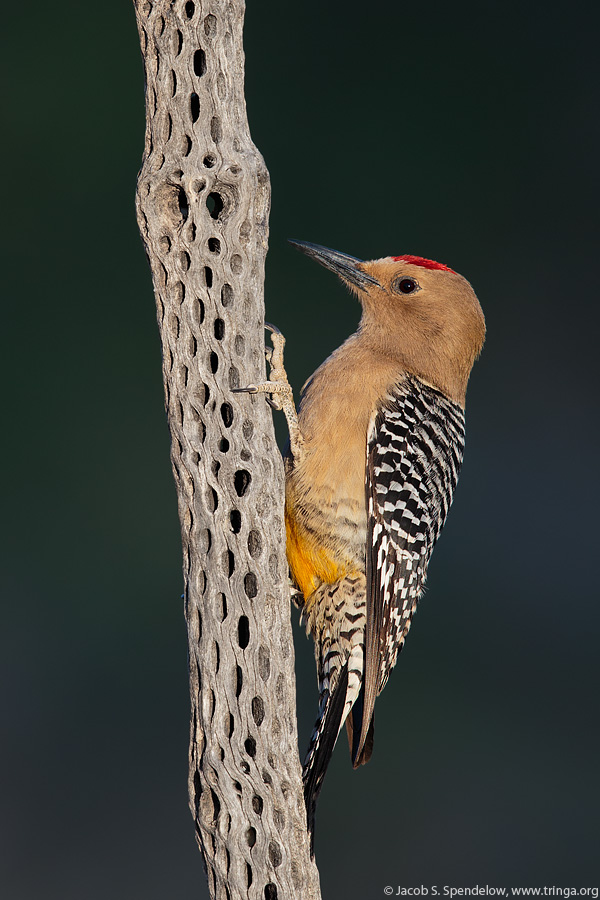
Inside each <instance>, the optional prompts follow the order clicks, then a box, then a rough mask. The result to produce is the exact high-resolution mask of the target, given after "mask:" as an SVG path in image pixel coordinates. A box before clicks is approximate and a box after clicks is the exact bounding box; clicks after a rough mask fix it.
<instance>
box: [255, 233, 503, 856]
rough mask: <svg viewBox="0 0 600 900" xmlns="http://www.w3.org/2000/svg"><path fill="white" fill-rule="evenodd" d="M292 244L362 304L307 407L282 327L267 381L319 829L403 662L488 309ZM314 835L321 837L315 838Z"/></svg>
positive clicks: (425, 277)
mask: <svg viewBox="0 0 600 900" xmlns="http://www.w3.org/2000/svg"><path fill="white" fill-rule="evenodd" d="M291 243H292V244H294V246H296V247H297V248H298V249H299V250H301V251H302V252H303V253H305V254H306V255H307V256H310V257H311V258H312V259H314V260H316V261H317V262H319V263H321V265H323V266H325V267H326V268H327V269H330V270H332V271H333V272H335V273H336V274H337V275H338V276H339V277H340V278H341V279H342V281H343V282H344V283H345V284H346V285H347V287H349V288H350V290H351V291H353V292H354V293H355V294H356V295H357V296H358V299H359V300H360V302H361V305H362V318H361V320H360V324H359V326H358V330H357V331H356V333H355V334H353V335H351V336H350V337H349V338H348V339H347V340H346V341H345V342H344V343H343V344H342V345H341V347H339V348H338V349H337V350H335V351H334V352H333V353H332V354H331V356H330V357H329V358H328V359H326V360H325V362H324V363H323V364H322V365H321V366H320V367H319V368H318V369H317V371H316V372H315V373H314V374H313V375H312V376H311V377H310V378H309V380H308V381H307V383H306V384H305V385H304V388H303V392H302V399H301V403H300V406H299V409H298V413H297V414H296V409H295V406H294V403H293V398H292V391H291V387H290V385H289V382H288V379H287V375H286V373H285V370H284V368H283V345H284V339H283V336H282V335H281V334H280V333H279V332H278V330H277V329H274V328H273V327H272V326H267V327H269V328H270V329H271V331H272V332H273V336H272V340H273V347H272V349H271V351H270V353H269V354H268V356H269V360H270V368H271V371H270V380H269V381H268V382H266V383H263V384H259V385H249V386H248V387H247V388H242V389H241V390H247V391H249V392H251V393H256V392H262V393H265V394H267V395H270V398H271V399H270V402H271V405H273V406H274V407H275V408H276V409H282V408H283V410H284V412H285V414H286V418H287V421H288V426H289V432H290V442H289V448H288V449H287V451H286V454H285V473H286V496H285V520H286V529H287V557H288V562H289V566H290V571H291V575H292V578H293V581H294V583H295V585H296V587H297V588H298V591H299V597H300V598H301V601H300V602H301V605H302V609H303V616H304V619H305V621H306V624H307V630H310V632H311V633H312V635H313V638H314V641H315V656H316V661H317V670H318V681H319V693H320V699H319V717H318V719H317V722H316V724H315V727H314V730H313V733H312V736H311V739H310V745H309V748H308V753H307V756H306V761H305V764H304V772H303V777H304V790H305V800H306V809H307V818H308V827H309V830H310V832H311V836H312V834H313V829H314V816H315V808H316V802H317V798H318V795H319V791H320V789H321V785H322V782H323V778H324V775H325V771H326V768H327V765H328V763H329V759H330V757H331V754H332V752H333V748H334V745H335V742H336V740H337V737H338V734H339V731H340V729H341V727H342V725H343V724H344V722H345V723H346V730H347V733H348V741H349V744H350V752H351V757H352V762H353V765H354V767H355V768H356V767H358V766H359V765H361V764H362V763H365V762H367V761H368V759H369V757H370V756H371V752H372V748H373V709H374V705H375V699H376V697H377V695H378V694H380V693H381V691H382V690H383V688H384V686H385V684H386V682H387V679H388V677H389V674H390V672H391V670H392V669H393V667H394V665H395V664H396V659H397V657H398V653H399V651H400V650H401V649H402V646H403V644H404V640H405V638H406V635H407V633H408V630H409V628H410V623H411V619H412V616H413V613H414V611H415V608H416V605H417V601H418V599H419V597H420V596H421V594H422V592H423V588H424V584H425V576H426V573H427V566H428V563H429V559H430V557H431V553H432V550H433V547H434V544H435V542H436V540H437V539H438V537H439V534H440V531H441V529H442V526H443V524H444V521H445V519H446V515H447V513H448V508H449V506H450V504H451V502H452V496H453V493H454V489H455V487H456V483H457V480H458V475H459V471H460V467H461V462H462V456H463V447H464V404H465V393H466V389H467V381H468V378H469V374H470V372H471V368H472V366H473V363H474V361H475V359H476V358H477V356H478V355H479V353H480V351H481V348H482V346H483V341H484V337H485V321H484V317H483V313H482V310H481V307H480V305H479V301H478V300H477V297H476V296H475V293H474V291H473V289H472V287H471V285H470V284H469V282H468V281H466V279H464V278H463V277H462V276H461V275H459V274H458V273H457V272H455V271H453V270H452V269H450V268H449V267H448V266H445V265H442V264H441V263H437V262H434V261H433V260H429V259H423V258H422V257H419V256H411V255H404V256H392V257H386V258H385V259H377V260H373V261H370V262H365V261H361V260H359V259H356V258H354V257H352V256H348V255H346V254H345V253H338V252H336V251H334V250H328V249H327V248H325V247H320V246H318V245H317V244H310V243H304V242H301V241H291ZM311 846H312V840H311Z"/></svg>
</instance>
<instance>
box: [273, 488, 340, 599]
mask: <svg viewBox="0 0 600 900" xmlns="http://www.w3.org/2000/svg"><path fill="white" fill-rule="evenodd" d="M285 529H286V535H287V543H286V551H287V558H288V563H289V567H290V570H291V573H292V577H293V579H294V581H295V582H296V584H297V585H298V587H299V588H300V590H301V591H302V593H303V594H304V600H305V601H307V600H308V599H309V597H310V595H311V594H312V593H314V591H315V590H316V589H317V588H318V587H319V585H320V584H323V583H325V584H333V583H334V582H335V581H337V580H338V579H339V578H342V577H343V576H344V575H346V574H347V573H348V566H347V565H346V564H345V563H343V562H336V561H335V560H334V559H333V557H332V556H331V555H330V554H329V552H328V551H327V549H326V548H325V547H324V546H323V545H322V544H320V543H319V542H318V540H317V539H316V537H315V535H313V534H311V533H310V532H307V531H306V530H305V529H304V528H302V526H301V525H299V523H298V520H297V519H296V518H295V517H294V515H293V513H292V511H291V510H290V509H289V508H288V506H287V505H286V509H285Z"/></svg>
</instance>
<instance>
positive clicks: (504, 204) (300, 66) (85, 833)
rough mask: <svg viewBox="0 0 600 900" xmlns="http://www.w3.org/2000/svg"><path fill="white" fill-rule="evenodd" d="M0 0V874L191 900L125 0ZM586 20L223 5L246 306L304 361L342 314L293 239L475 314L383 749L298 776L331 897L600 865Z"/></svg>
mask: <svg viewBox="0 0 600 900" xmlns="http://www.w3.org/2000/svg"><path fill="white" fill-rule="evenodd" d="M3 19H4V26H5V27H4V47H3V50H2V60H3V64H4V65H5V67H6V78H5V90H4V113H3V121H4V123H5V126H6V130H5V138H4V142H3V144H4V146H3V149H4V151H5V161H4V165H3V171H4V179H5V188H4V192H5V195H7V202H6V204H5V207H4V208H5V215H4V218H3V220H2V226H3V240H2V245H3V249H4V251H5V253H6V258H5V262H4V265H3V268H2V274H3V278H2V287H3V294H4V301H3V310H4V316H5V319H4V328H3V329H2V337H1V341H2V356H1V358H2V363H3V364H4V366H5V373H4V376H3V420H4V429H3V431H4V440H3V451H4V462H3V473H4V479H3V480H4V485H3V489H2V495H3V516H2V531H3V533H2V539H1V542H0V548H1V552H2V556H3V561H2V567H1V569H2V582H3V587H2V595H3V596H2V627H1V634H0V654H1V656H0V666H1V683H2V692H1V694H2V711H1V722H2V726H1V727H2V736H1V741H0V746H1V758H2V764H1V767H0V779H1V781H2V784H1V787H0V797H1V802H0V820H1V828H2V832H1V834H0V853H1V854H2V857H3V861H2V870H3V871H2V875H1V879H0V890H1V894H2V896H3V897H6V898H8V900H30V898H31V900H33V898H36V900H38V898H40V897H43V898H45V900H54V898H57V900H58V898H60V900H80V898H86V900H87V898H89V900H96V898H106V897H112V898H138V897H139V898H144V900H158V898H167V897H168V898H175V900H176V898H183V897H189V896H194V897H198V898H204V897H207V896H208V894H207V891H206V887H205V882H204V874H203V870H202V863H201V859H200V855H199V853H198V851H197V849H196V845H195V840H194V832H193V825H192V819H191V817H190V815H189V813H188V810H187V786H186V777H187V743H188V688H187V670H186V637H185V628H184V620H183V611H182V603H181V600H180V596H181V592H182V576H181V560H180V546H179V525H178V520H177V509H176V499H175V491H174V486H173V483H172V478H171V469H170V464H169V446H168V444H169V441H168V433H167V427H166V422H165V417H164V411H163V390H162V382H161V366H160V347H159V339H158V330H157V327H156V320H155V307H154V298H153V295H152V289H151V283H150V275H149V270H148V268H147V264H146V260H145V256H144V252H143V249H142V245H141V242H140V239H139V236H138V232H137V226H136V222H135V215H134V191H135V180H136V173H137V170H138V168H139V165H140V161H141V155H142V146H143V133H144V106H143V80H142V64H141V59H140V52H139V47H138V37H137V31H136V27H135V18H134V13H133V8H132V6H131V4H129V3H122V2H117V0H106V2H104V3H103V4H101V6H98V5H96V6H89V5H86V4H83V5H82V4H81V3H75V2H73V0H66V2H64V3H62V4H61V5H60V6H59V7H57V6H56V5H53V4H43V3H41V2H40V0H34V2H33V3H29V4H11V5H10V6H9V7H7V9H5V10H4V13H3ZM598 24H599V23H598V7H595V6H594V5H593V4H587V3H585V4H584V3H581V2H573V3H569V4H566V3H564V4H554V5H547V6H542V5H540V4H508V5H507V4H501V3H498V2H492V0H487V2H483V3H482V2H477V3H475V2H459V3H457V4H448V3H442V2H430V3H426V4H425V3H424V4H407V3H403V2H397V0H382V2H379V3H374V4H371V5H370V6H368V7H365V6H364V4H359V3H358V2H355V0H352V2H350V0H344V2H342V0H332V2H328V3H326V4H322V5H320V6H319V5H315V4H312V5H306V4H281V3H279V2H275V0H263V2H260V3H257V2H252V0H250V2H249V3H248V10H247V18H246V32H245V35H246V37H245V41H246V54H247V102H248V113H249V118H250V126H251V130H252V134H253V137H254V140H255V142H256V144H257V145H258V147H259V148H260V150H261V151H262V153H263V154H264V156H265V159H266V162H267V165H268V167H269V170H270V173H271V178H272V187H273V206H272V217H271V245H270V246H271V249H270V251H269V256H268V261H267V283H266V297H267V316H268V318H269V319H270V320H271V321H274V322H276V323H277V324H278V325H279V327H280V328H281V329H282V330H283V332H284V333H285V334H287V336H288V351H287V363H288V369H289V372H290V377H291V380H292V383H293V384H294V386H295V388H296V389H297V390H298V389H299V388H300V386H301V384H302V383H303V382H304V380H305V379H306V377H307V376H308V375H309V374H310V373H311V372H312V371H313V370H314V368H315V367H316V366H317V365H318V364H319V363H320V362H321V361H322V360H323V359H324V358H325V356H326V355H327V354H328V353H329V352H330V351H331V350H332V349H333V348H334V347H335V346H337V345H338V344H339V343H340V342H341V341H342V340H343V339H344V338H345V337H346V336H347V335H348V334H349V333H350V331H352V330H353V329H354V328H355V326H356V324H357V322H358V318H359V308H358V304H357V302H356V301H355V300H354V299H352V298H351V297H350V296H349V295H348V294H346V293H345V292H344V290H343V288H342V287H341V285H339V284H338V283H337V281H336V279H335V278H334V277H333V276H332V275H331V274H330V273H328V272H326V271H325V270H324V269H321V268H319V267H318V266H316V265H314V264H313V263H311V262H310V261H309V260H307V259H306V258H304V257H302V256H301V255H300V254H298V253H296V252H294V251H293V250H292V249H291V248H290V247H289V246H288V245H286V238H288V237H294V238H298V239H302V240H309V241H314V242H317V243H322V244H325V245H326V246H329V247H333V248H335V249H338V250H342V251H345V252H348V253H351V254H353V255H356V256H360V257H363V258H373V257H380V256H385V255H388V254H393V255H396V254H401V253H416V254H419V255H422V256H428V257H432V258H434V259H438V260H440V261H442V262H445V263H447V264H448V265H450V266H451V267H452V268H455V269H456V270H458V271H459V272H461V273H463V274H464V275H466V276H467V277H468V278H469V280H470V281H471V282H472V284H473V286H474V287H475V290H476V292H477V294H478V295H479V297H480V300H481V303H482V306H483V308H484V310H485V313H486V317H487V323H488V340H487V344H486V347H485V350H484V353H483V356H482V358H481V360H480V362H479V363H478V364H477V365H476V367H475V370H474V373H473V376H472V381H471V385H470V389H469V395H468V411H467V452H466V459H465V464H464V469H463V474H462V477H461V483H460V486H459V489H458V492H457V497H456V501H455V505H454V507H453V509H452V512H451V515H450V517H449V521H448V523H447V526H446V528H445V531H444V534H443V537H442V540H441V541H440V544H439V545H438V547H437V549H436V552H435V554H434V557H433V562H432V565H431V567H430V577H429V587H428V591H427V595H426V597H425V598H424V599H423V601H422V603H421V605H420V608H419V611H418V614H417V617H416V619H415V622H414V626H413V629H412V631H411V634H410V638H409V640H408V642H407V645H406V649H405V651H404V653H403V654H402V657H401V659H400V661H399V665H398V667H397V669H396V670H395V672H394V674H393V676H392V678H391V681H390V683H389V685H388V687H387V688H386V690H385V692H384V694H383V695H382V697H381V698H380V700H379V701H378V705H377V739H376V744H375V754H374V758H373V761H372V762H371V764H370V765H369V766H367V767H365V768H364V769H362V770H361V771H359V772H357V773H353V772H352V770H351V768H350V763H349V759H348V754H347V749H346V746H345V741H342V742H340V745H339V747H338V749H337V751H336V754H335V758H334V761H333V764H332V767H331V770H330V773H329V776H328V779H327V781H326V785H325V789H324V791H323V796H322V799H321V803H320V809H319V818H318V831H317V857H318V862H319V866H320V871H321V880H322V888H323V896H324V897H326V898H337V897H344V898H347V900H370V898H379V897H382V896H384V894H383V888H384V886H386V885H392V886H394V889H396V887H397V886H398V885H404V886H407V887H414V886H419V885H421V884H423V885H425V886H431V885H434V884H436V885H438V889H440V890H441V888H442V887H443V885H452V886H455V887H464V886H473V885H475V884H490V885H496V886H501V885H504V886H507V887H511V886H520V885H531V886H544V885H548V886H549V885H558V886H570V887H582V886H590V885H598V856H597V848H598V837H599V834H598V801H599V799H600V796H599V795H600V791H599V787H600V785H599V780H600V779H599V776H598V758H599V750H600V741H599V730H600V729H599V717H598V695H599V687H600V683H599V682H600V679H599V676H598V642H599V638H600V604H599V599H600V597H599V590H598V583H597V576H596V569H597V563H596V559H595V552H596V548H597V527H596V524H597V518H598V514H597V509H598V503H599V500H600V497H599V491H598V446H599V437H600V435H599V417H598V384H597V366H598V349H597V348H598V340H597V332H598V327H599V324H600V318H599V312H598V287H597V285H598V244H597V238H598V192H597V170H598V150H599V146H598V97H597V94H596V90H595V89H596V85H597V83H598V68H597V62H598V53H597V29H598ZM279 427H280V426H279V425H278V428H279ZM281 433H282V432H281ZM293 615H294V619H296V617H297V615H296V613H295V612H294V614H293ZM296 636H297V659H298V664H297V668H298V686H299V690H298V694H299V697H298V701H299V726H300V733H301V743H302V748H304V746H305V745H306V742H307V740H308V734H309V731H310V727H311V724H312V720H313V717H314V714H315V710H316V686H315V674H314V663H313V658H312V645H311V644H310V643H309V642H308V641H307V640H306V639H305V638H304V636H303V633H302V631H301V630H300V629H298V628H297V629H296ZM142 746H143V748H144V752H143V753H142V754H141V756H140V748H141V747H142Z"/></svg>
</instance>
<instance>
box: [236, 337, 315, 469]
mask: <svg viewBox="0 0 600 900" xmlns="http://www.w3.org/2000/svg"><path fill="white" fill-rule="evenodd" d="M265 328H267V329H268V330H269V331H270V332H271V341H272V344H273V346H272V347H265V356H266V358H267V362H268V363H269V369H270V371H269V380H268V381H263V382H261V383H260V384H248V385H246V387H242V388H234V389H233V392H234V393H236V394H241V393H246V394H267V395H268V396H267V397H266V398H265V399H266V401H267V403H268V404H269V406H271V407H272V408H273V409H275V410H277V411H280V410H283V412H284V413H285V417H286V419H287V423H288V428H289V432H290V446H291V449H292V453H293V452H294V449H295V448H296V449H298V447H299V443H300V436H299V431H298V416H297V414H296V407H295V405H294V394H293V391H292V386H291V384H290V383H289V381H288V377H287V372H286V371H285V366H284V364H283V348H284V347H285V338H284V336H283V335H282V333H281V331H280V330H279V328H277V327H276V326H275V325H270V324H269V323H268V322H265Z"/></svg>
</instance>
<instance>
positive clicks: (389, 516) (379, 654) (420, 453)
mask: <svg viewBox="0 0 600 900" xmlns="http://www.w3.org/2000/svg"><path fill="white" fill-rule="evenodd" d="M463 449H464V413H463V410H462V408H461V407H460V406H459V405H458V404H456V403H453V402H452V401H451V400H448V399H447V398H446V397H445V396H444V395H443V394H441V393H439V391H436V390H435V389H434V388H431V387H429V386H427V385H425V384H423V383H422V382H421V381H419V380H418V379H417V378H414V377H411V378H408V379H407V380H406V381H405V382H403V383H402V384H401V385H399V386H398V387H397V388H396V389H395V390H394V391H393V392H391V393H390V394H389V395H388V397H387V398H386V399H385V401H384V403H383V405H382V406H381V408H380V409H379V410H378V412H377V414H376V416H375V417H374V418H373V420H372V422H371V427H370V430H369V434H368V439H367V467H366V492H367V517H368V526H367V560H366V563H367V567H366V572H367V623H366V633H365V674H364V707H363V710H364V711H363V720H362V723H361V724H362V728H361V736H362V735H365V736H366V733H367V730H368V727H369V724H370V720H371V718H372V715H373V707H374V704H375V698H376V697H377V695H378V694H379V693H380V692H381V691H382V690H383V687H384V685H385V683H386V681H387V679H388V676H389V673H390V671H391V670H392V668H393V667H394V665H395V663H396V659H397V657H398V653H399V651H400V649H401V648H402V645H403V643H404V639H405V637H406V634H407V632H408V629H409V628H410V622H411V619H412V615H413V613H414V611H415V607H416V605H417V601H418V599H419V596H420V594H421V592H422V590H423V586H424V582H425V575H426V572H427V564H428V562H429V558H430V556H431V552H432V550H433V547H434V544H435V542H436V540H437V538H438V536H439V533H440V531H441V529H442V526H443V524H444V521H445V519H446V515H447V513H448V509H449V507H450V504H451V502H452V496H453V493H454V489H455V487H456V483H457V481H458V475H459V471H460V467H461V463H462V456H463ZM361 742H362V741H361Z"/></svg>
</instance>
